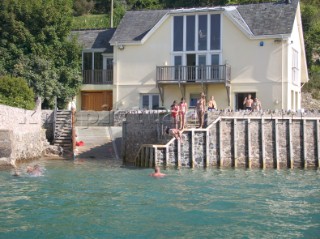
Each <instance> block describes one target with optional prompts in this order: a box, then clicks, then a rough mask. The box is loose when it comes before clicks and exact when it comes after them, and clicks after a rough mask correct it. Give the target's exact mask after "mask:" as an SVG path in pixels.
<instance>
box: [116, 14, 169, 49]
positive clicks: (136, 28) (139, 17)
mask: <svg viewBox="0 0 320 239" xmlns="http://www.w3.org/2000/svg"><path fill="white" fill-rule="evenodd" d="M168 12H169V10H147V11H128V12H127V13H126V14H125V15H124V17H123V18H122V20H121V22H120V24H119V26H118V28H117V30H116V32H115V34H114V35H113V37H112V39H111V41H110V42H111V43H114V44H115V43H116V42H122V43H133V42H139V41H140V40H142V38H143V37H144V36H145V35H146V34H147V33H148V32H149V31H150V30H151V29H152V28H153V27H154V26H155V25H156V24H157V23H158V22H159V21H160V19H161V18H162V17H163V16H165V15H166V14H167V13H168Z"/></svg>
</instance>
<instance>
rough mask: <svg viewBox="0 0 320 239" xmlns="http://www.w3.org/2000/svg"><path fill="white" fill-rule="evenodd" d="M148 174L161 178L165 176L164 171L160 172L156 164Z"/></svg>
mask: <svg viewBox="0 0 320 239" xmlns="http://www.w3.org/2000/svg"><path fill="white" fill-rule="evenodd" d="M149 176H151V177H155V178H162V177H164V176H166V175H165V174H164V173H161V172H160V168H159V167H158V166H156V167H155V168H154V173H150V174H149Z"/></svg>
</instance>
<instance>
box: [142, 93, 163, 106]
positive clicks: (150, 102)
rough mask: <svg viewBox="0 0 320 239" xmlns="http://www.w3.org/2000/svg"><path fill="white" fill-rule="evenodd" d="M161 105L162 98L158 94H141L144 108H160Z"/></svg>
mask: <svg viewBox="0 0 320 239" xmlns="http://www.w3.org/2000/svg"><path fill="white" fill-rule="evenodd" d="M159 106H160V98H159V95H158V94H143V95H141V108H142V109H153V110H154V109H158V108H159Z"/></svg>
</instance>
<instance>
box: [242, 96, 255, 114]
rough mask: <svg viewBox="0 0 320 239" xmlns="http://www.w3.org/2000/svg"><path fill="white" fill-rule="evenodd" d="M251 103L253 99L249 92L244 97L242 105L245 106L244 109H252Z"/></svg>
mask: <svg viewBox="0 0 320 239" xmlns="http://www.w3.org/2000/svg"><path fill="white" fill-rule="evenodd" d="M252 103H253V100H252V99H251V94H249V95H248V97H246V98H244V100H243V105H244V106H245V109H246V110H250V111H251V110H252Z"/></svg>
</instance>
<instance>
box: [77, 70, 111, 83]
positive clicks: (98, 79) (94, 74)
mask: <svg viewBox="0 0 320 239" xmlns="http://www.w3.org/2000/svg"><path fill="white" fill-rule="evenodd" d="M82 77H83V84H94V85H112V84H113V70H83V71H82Z"/></svg>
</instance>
